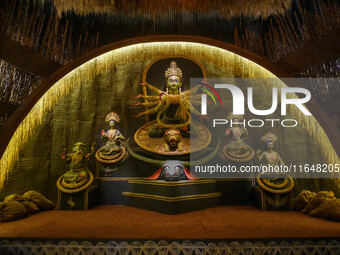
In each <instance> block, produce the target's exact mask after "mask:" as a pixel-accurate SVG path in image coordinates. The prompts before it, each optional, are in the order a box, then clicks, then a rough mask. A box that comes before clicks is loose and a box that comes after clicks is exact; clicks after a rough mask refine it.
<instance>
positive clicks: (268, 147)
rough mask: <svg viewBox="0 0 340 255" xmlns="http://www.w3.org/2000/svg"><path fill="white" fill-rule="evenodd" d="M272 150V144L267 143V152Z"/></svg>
mask: <svg viewBox="0 0 340 255" xmlns="http://www.w3.org/2000/svg"><path fill="white" fill-rule="evenodd" d="M273 148H274V143H273V142H268V143H267V149H268V150H271V149H273Z"/></svg>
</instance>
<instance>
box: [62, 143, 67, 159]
mask: <svg viewBox="0 0 340 255" xmlns="http://www.w3.org/2000/svg"><path fill="white" fill-rule="evenodd" d="M61 148H62V149H63V151H62V152H61V159H63V160H64V159H65V158H66V154H65V152H66V150H67V149H66V146H65V145H62V146H61Z"/></svg>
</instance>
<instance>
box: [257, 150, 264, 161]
mask: <svg viewBox="0 0 340 255" xmlns="http://www.w3.org/2000/svg"><path fill="white" fill-rule="evenodd" d="M265 155H266V152H265V151H264V152H262V153H261V154H260V155H259V156H258V157H257V160H258V162H262V160H263V158H264V156H265Z"/></svg>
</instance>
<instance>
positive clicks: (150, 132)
mask: <svg viewBox="0 0 340 255" xmlns="http://www.w3.org/2000/svg"><path fill="white" fill-rule="evenodd" d="M140 84H141V86H143V87H144V88H145V89H144V91H147V90H146V88H147V89H148V90H150V91H151V92H153V93H155V94H156V96H150V95H147V94H144V95H138V96H137V97H135V98H142V99H144V100H145V102H143V103H141V102H139V103H136V104H134V106H144V107H152V108H151V109H147V110H146V111H144V112H141V113H139V114H137V115H135V117H140V116H142V115H149V114H157V117H156V120H154V121H151V122H149V123H147V124H145V125H144V126H143V127H141V128H140V129H139V130H137V132H136V134H135V141H136V143H137V144H138V145H139V146H140V147H142V148H143V149H145V150H148V151H151V152H157V153H160V154H165V155H182V154H187V153H190V152H193V149H194V150H195V151H198V150H201V149H203V148H205V147H207V146H208V145H209V143H210V140H211V134H210V132H209V131H208V129H207V128H206V127H205V126H204V125H202V124H200V123H198V122H195V121H192V120H191V114H196V115H201V113H200V112H199V111H197V110H196V109H195V108H194V107H193V106H192V103H191V102H190V97H193V95H190V93H191V92H192V90H193V89H191V90H185V91H184V89H183V87H182V85H183V82H182V70H181V69H180V68H179V67H178V66H177V63H176V62H175V61H172V62H171V63H170V66H169V68H168V69H167V70H166V71H165V82H164V89H163V90H161V89H158V88H156V87H155V86H153V85H151V84H149V83H147V82H145V81H144V82H142V83H140ZM195 96H199V95H195ZM146 135H147V137H146ZM157 138H158V139H157ZM189 138H190V141H189ZM195 138H196V140H197V141H196V140H195ZM198 138H200V139H198ZM190 143H191V149H190ZM193 144H194V146H192V145H193Z"/></svg>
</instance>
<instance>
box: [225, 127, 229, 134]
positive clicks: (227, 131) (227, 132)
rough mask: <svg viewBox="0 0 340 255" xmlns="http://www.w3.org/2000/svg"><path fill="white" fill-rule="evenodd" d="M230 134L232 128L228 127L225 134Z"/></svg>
mask: <svg viewBox="0 0 340 255" xmlns="http://www.w3.org/2000/svg"><path fill="white" fill-rule="evenodd" d="M229 134H230V128H227V129H226V130H225V135H226V136H229Z"/></svg>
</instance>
